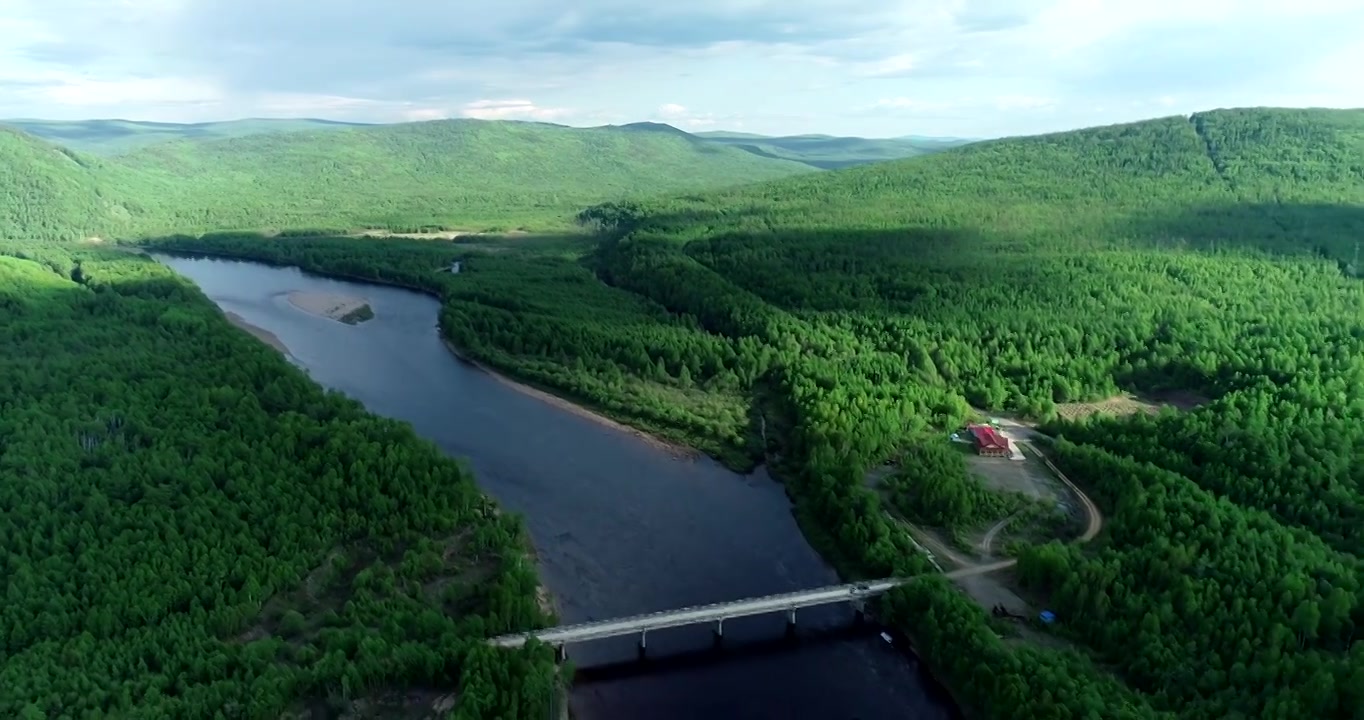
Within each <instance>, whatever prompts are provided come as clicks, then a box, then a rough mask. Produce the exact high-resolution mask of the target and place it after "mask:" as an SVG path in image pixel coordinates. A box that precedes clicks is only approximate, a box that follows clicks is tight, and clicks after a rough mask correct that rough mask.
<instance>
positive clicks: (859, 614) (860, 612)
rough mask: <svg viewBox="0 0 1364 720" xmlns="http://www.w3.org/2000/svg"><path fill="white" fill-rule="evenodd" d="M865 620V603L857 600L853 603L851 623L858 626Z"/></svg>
mask: <svg viewBox="0 0 1364 720" xmlns="http://www.w3.org/2000/svg"><path fill="white" fill-rule="evenodd" d="M866 621H867V603H866V602H865V601H862V600H858V601H857V602H855V603H853V625H855V626H859V627H860V626H861V625H862V624H863V623H865V622H866Z"/></svg>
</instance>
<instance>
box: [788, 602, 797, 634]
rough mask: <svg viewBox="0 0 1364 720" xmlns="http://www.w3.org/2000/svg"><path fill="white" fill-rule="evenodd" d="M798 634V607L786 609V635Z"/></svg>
mask: <svg viewBox="0 0 1364 720" xmlns="http://www.w3.org/2000/svg"><path fill="white" fill-rule="evenodd" d="M795 636H796V609H795V608H791V609H790V610H787V611H786V637H788V638H793V637H795Z"/></svg>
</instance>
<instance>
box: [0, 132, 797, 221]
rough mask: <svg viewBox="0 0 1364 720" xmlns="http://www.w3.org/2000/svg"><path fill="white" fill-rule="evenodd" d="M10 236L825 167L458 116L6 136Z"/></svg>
mask: <svg viewBox="0 0 1364 720" xmlns="http://www.w3.org/2000/svg"><path fill="white" fill-rule="evenodd" d="M3 137H4V143H5V146H4V150H3V151H0V152H3V155H0V173H4V174H5V176H7V177H13V178H14V181H13V182H12V183H7V184H6V185H5V186H3V187H4V190H3V191H0V192H4V193H5V194H4V195H3V196H0V218H7V219H8V220H7V223H6V225H4V226H0V227H2V228H3V230H4V232H5V233H6V234H8V235H11V236H18V237H36V238H51V239H70V238H75V237H84V236H87V235H100V236H141V235H148V234H162V233H168V232H195V231H204V230H219V229H225V228H236V229H271V228H276V229H277V228H296V227H340V228H347V229H350V228H361V227H364V228H370V227H373V228H388V229H415V228H420V227H427V226H437V227H441V226H443V227H451V228H455V229H466V228H472V229H482V228H487V227H490V226H496V227H503V228H514V227H518V226H523V225H524V226H530V227H566V226H570V225H571V224H572V215H573V213H574V212H575V211H576V210H577V209H580V208H581V207H583V206H584V205H587V204H591V203H593V202H599V201H601V200H605V199H609V198H619V197H644V196H647V195H650V194H659V193H664V192H676V191H684V190H701V189H707V188H714V187H719V186H724V185H732V184H739V183H743V182H752V181H759V180H770V179H773V178H780V177H785V176H789V175H793V174H800V173H806V172H812V170H811V168H809V167H808V166H805V165H802V164H799V163H795V162H790V161H785V160H771V159H766V158H758V157H755V156H753V155H751V154H748V153H745V152H743V151H740V150H736V149H732V148H724V147H717V146H714V145H710V144H706V143H703V142H700V141H697V140H695V139H694V138H691V137H690V136H687V135H685V134H679V135H675V134H668V133H641V132H631V131H626V130H622V129H575V128H566V127H561V126H554V125H544V124H534V123H512V122H485V121H477V120H450V121H437V122H429V123H413V124H406V125H386V126H374V127H365V128H352V129H337V130H329V131H325V132H317V131H309V132H290V133H268V134H258V135H251V136H247V137H241V138H232V139H226V140H213V141H189V140H184V141H176V142H169V143H160V144H156V145H152V146H148V147H146V148H143V149H140V150H137V151H134V152H130V153H127V154H124V155H121V156H119V157H116V158H100V159H95V158H90V157H88V156H85V155H82V154H79V153H76V152H73V151H69V150H65V149H59V148H57V147H56V146H53V145H50V144H47V143H44V142H42V141H39V140H37V139H34V138H31V137H28V136H24V135H22V134H18V133H15V132H14V131H4V132H3Z"/></svg>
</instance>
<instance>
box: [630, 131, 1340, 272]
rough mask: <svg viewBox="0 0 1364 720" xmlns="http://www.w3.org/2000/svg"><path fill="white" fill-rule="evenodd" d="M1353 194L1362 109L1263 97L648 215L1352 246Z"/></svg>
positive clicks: (1112, 240)
mask: <svg viewBox="0 0 1364 720" xmlns="http://www.w3.org/2000/svg"><path fill="white" fill-rule="evenodd" d="M910 198H912V199H913V201H912V202H909V201H908V200H909V199H910ZM1360 202H1364V113H1361V112H1359V111H1350V110H1338V111H1337V110H1261V109H1256V110H1233V111H1215V112H1210V113H1203V114H1199V115H1196V116H1194V117H1193V118H1192V119H1189V118H1183V117H1171V118H1164V119H1160V120H1152V121H1147V122H1141V123H1134V124H1128V125H1116V126H1112V127H1104V128H1095V129H1090V130H1083V131H1078V132H1069V133H1058V134H1053V135H1042V136H1036V137H1027V138H1010V139H1004V140H993V141H985V142H979V143H974V144H971V145H968V146H966V147H962V148H958V149H955V150H952V151H950V152H945V153H940V154H936V155H933V156H931V157H925V158H920V159H915V160H910V161H901V162H894V163H881V164H877V165H872V166H868V167H861V168H854V169H851V170H848V171H846V172H841V173H836V174H827V175H812V176H808V177H802V178H795V179H792V180H790V181H787V182H782V183H773V184H765V185H759V186H753V187H748V188H736V189H733V190H725V191H721V192H718V193H714V194H711V195H708V196H705V197H704V198H689V199H686V200H679V201H674V202H669V203H662V204H659V203H655V204H653V205H651V206H650V208H649V212H648V213H646V215H649V216H651V217H650V218H649V219H648V220H646V223H647V224H648V225H649V226H650V227H657V228H658V229H660V230H662V231H664V232H666V233H668V234H670V235H672V236H674V237H680V238H689V237H699V236H702V235H705V234H708V233H714V232H717V231H721V230H739V231H743V230H748V229H752V228H781V227H787V228H793V229H800V230H810V229H816V228H818V229H830V230H838V231H854V230H856V231H886V230H893V229H911V228H920V229H925V230H950V231H951V232H952V233H954V234H956V235H971V236H973V237H979V238H984V239H988V240H992V241H1020V242H1026V243H1036V242H1044V243H1052V244H1056V245H1059V246H1063V247H1065V248H1068V249H1075V248H1076V244H1077V243H1079V244H1084V245H1098V246H1105V247H1107V246H1113V245H1117V244H1133V243H1136V244H1144V245H1159V246H1166V247H1181V246H1183V247H1201V248H1205V249H1211V248H1213V247H1214V245H1215V243H1216V241H1218V240H1219V239H1221V240H1226V241H1231V242H1234V243H1244V242H1251V243H1254V244H1256V245H1259V246H1262V247H1275V246H1278V245H1280V244H1282V245H1283V246H1285V247H1292V248H1298V247H1302V246H1303V245H1304V243H1306V244H1307V245H1310V246H1311V248H1309V249H1315V248H1316V247H1318V246H1320V247H1322V248H1325V249H1328V250H1329V251H1330V252H1331V253H1333V254H1335V255H1336V256H1337V257H1344V256H1345V255H1346V254H1349V255H1351V257H1352V253H1353V243H1354V239H1355V238H1357V237H1359V236H1360V231H1364V226H1361V225H1359V224H1358V223H1359V217H1358V213H1354V212H1352V209H1351V208H1350V205H1358V204H1359V203H1360ZM1317 206H1325V207H1317ZM740 208H741V211H738V212H736V209H740ZM1308 238H1310V239H1311V242H1306V241H1307V240H1308Z"/></svg>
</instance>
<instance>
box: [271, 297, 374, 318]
mask: <svg viewBox="0 0 1364 720" xmlns="http://www.w3.org/2000/svg"><path fill="white" fill-rule="evenodd" d="M289 302H291V303H293V305H294V307H296V308H298V309H299V310H302V311H303V312H306V313H311V314H313V315H318V316H320V317H324V318H329V319H332V320H336V321H338V322H344V323H348V324H351V325H354V324H355V323H357V322H364V321H365V320H368V319H370V318H371V317H374V314H373V311H372V310H370V311H369V312H368V313H366V312H364V310H365V309H366V308H369V301H367V300H365V299H364V298H362V297H356V296H354V295H341V294H339V293H324V292H302V291H295V292H291V293H289Z"/></svg>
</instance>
